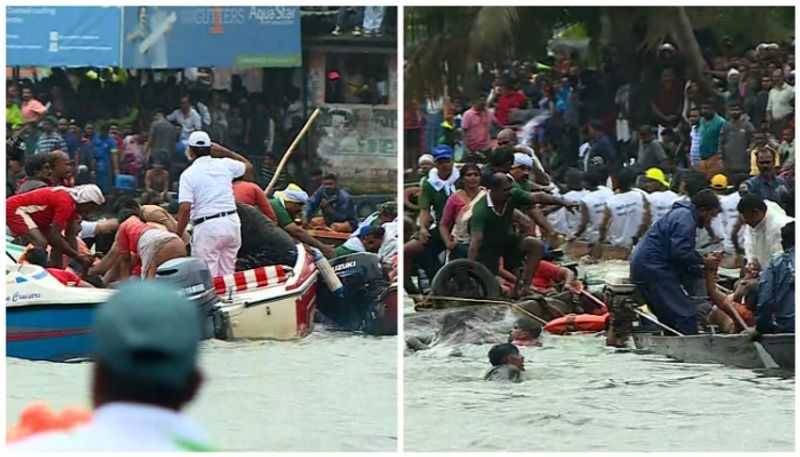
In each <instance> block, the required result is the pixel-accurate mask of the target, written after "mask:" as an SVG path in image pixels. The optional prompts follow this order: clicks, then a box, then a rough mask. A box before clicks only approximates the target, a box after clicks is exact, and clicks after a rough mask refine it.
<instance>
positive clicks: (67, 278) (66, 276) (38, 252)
mask: <svg viewBox="0 0 800 457" xmlns="http://www.w3.org/2000/svg"><path fill="white" fill-rule="evenodd" d="M25 261H26V262H28V263H30V264H32V265H38V266H40V267H42V268H44V269H45V270H47V272H48V273H50V275H51V276H53V277H54V278H56V279H57V280H58V282H60V283H61V284H64V285H65V286H75V287H94V286H93V285H91V284H89V283H88V282H86V281H84V280H82V279H81V277H80V276H78V275H76V274H75V273H73V272H71V271H69V270H62V269H60V268H47V263H48V259H47V251H46V250H44V249H42V248H33V249H31V250H30V251H28V252H27V253H25Z"/></svg>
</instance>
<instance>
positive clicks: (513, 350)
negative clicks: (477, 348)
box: [489, 343, 525, 370]
mask: <svg viewBox="0 0 800 457" xmlns="http://www.w3.org/2000/svg"><path fill="white" fill-rule="evenodd" d="M489 363H491V364H492V366H493V367H497V366H500V365H511V366H514V367H516V368H518V369H519V370H525V357H522V355H520V353H519V349H518V348H517V347H516V346H514V345H513V344H511V343H501V344H495V345H494V346H492V348H491V349H490V350H489Z"/></svg>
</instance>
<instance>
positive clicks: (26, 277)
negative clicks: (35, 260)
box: [6, 251, 114, 362]
mask: <svg viewBox="0 0 800 457" xmlns="http://www.w3.org/2000/svg"><path fill="white" fill-rule="evenodd" d="M7 252H8V251H7ZM113 293H114V291H113V290H108V289H94V288H83V287H70V286H65V285H64V284H62V283H60V282H59V281H58V280H57V279H56V278H55V277H53V276H52V275H50V274H49V273H48V272H47V270H45V269H44V268H42V267H39V266H36V265H23V264H14V263H9V262H7V263H6V355H8V356H9V357H17V358H21V359H30V360H50V361H57V362H66V361H80V360H86V359H87V358H88V357H89V356H90V355H91V353H92V349H93V341H92V335H91V327H92V322H93V321H94V310H95V308H96V307H97V306H98V305H100V304H101V303H103V302H105V301H106V300H108V298H109V297H110V296H111V295H113Z"/></svg>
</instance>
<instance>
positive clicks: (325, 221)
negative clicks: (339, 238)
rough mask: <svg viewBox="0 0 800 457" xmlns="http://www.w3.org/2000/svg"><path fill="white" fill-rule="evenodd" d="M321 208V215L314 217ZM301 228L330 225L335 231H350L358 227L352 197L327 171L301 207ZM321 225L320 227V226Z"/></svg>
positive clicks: (334, 176)
mask: <svg viewBox="0 0 800 457" xmlns="http://www.w3.org/2000/svg"><path fill="white" fill-rule="evenodd" d="M319 209H322V217H321V218H314V215H315V214H316V213H317V210H319ZM302 222H303V228H304V229H308V228H309V226H312V225H313V226H314V227H312V228H322V227H330V228H331V229H333V230H334V231H336V232H342V233H352V232H354V231H355V230H356V228H358V213H357V212H356V205H355V203H354V202H353V197H351V196H350V194H349V193H348V192H347V191H346V190H344V189H340V188H339V178H337V176H336V175H335V174H333V173H329V174H327V175H325V177H324V178H322V186H320V188H319V189H317V190H316V191H315V192H314V194H313V195H312V196H311V197H310V198H309V199H308V201H307V202H306V204H305V207H304V208H303V219H302ZM321 226H322V227H321Z"/></svg>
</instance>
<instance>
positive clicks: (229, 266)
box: [176, 131, 253, 276]
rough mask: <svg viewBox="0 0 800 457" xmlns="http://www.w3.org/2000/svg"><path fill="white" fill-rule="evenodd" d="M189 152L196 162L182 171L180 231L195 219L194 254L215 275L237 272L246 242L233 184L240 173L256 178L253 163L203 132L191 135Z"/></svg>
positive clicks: (179, 195) (177, 232) (179, 197)
mask: <svg viewBox="0 0 800 457" xmlns="http://www.w3.org/2000/svg"><path fill="white" fill-rule="evenodd" d="M189 151H190V154H191V157H192V160H193V162H192V164H191V165H190V166H189V168H187V169H186V170H184V172H183V173H181V178H180V186H179V188H178V203H180V207H179V209H178V228H177V230H176V234H177V235H178V236H182V235H183V232H184V231H185V230H186V226H187V225H189V219H190V218H191V220H192V223H193V224H194V232H193V234H192V255H193V256H195V257H199V258H201V259H203V261H205V263H206V265H208V269H209V270H210V271H211V276H224V275H227V274H230V273H233V272H234V269H235V267H236V253H237V252H238V251H239V247H240V246H241V245H242V238H241V233H240V226H241V221H240V220H239V215H238V214H236V200H235V198H234V196H233V187H232V185H231V183H232V182H233V179H234V178H238V177H240V176H244V177H245V179H249V180H252V179H253V165H252V164H251V163H250V162H249V161H248V160H247V159H245V158H244V157H242V156H240V155H239V154H237V153H235V152H233V151H231V150H229V149H227V148H224V147H222V146H220V145H218V144H216V143H212V142H211V138H209V136H208V134H207V133H206V132H202V131H197V132H192V133H191V135H189Z"/></svg>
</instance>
